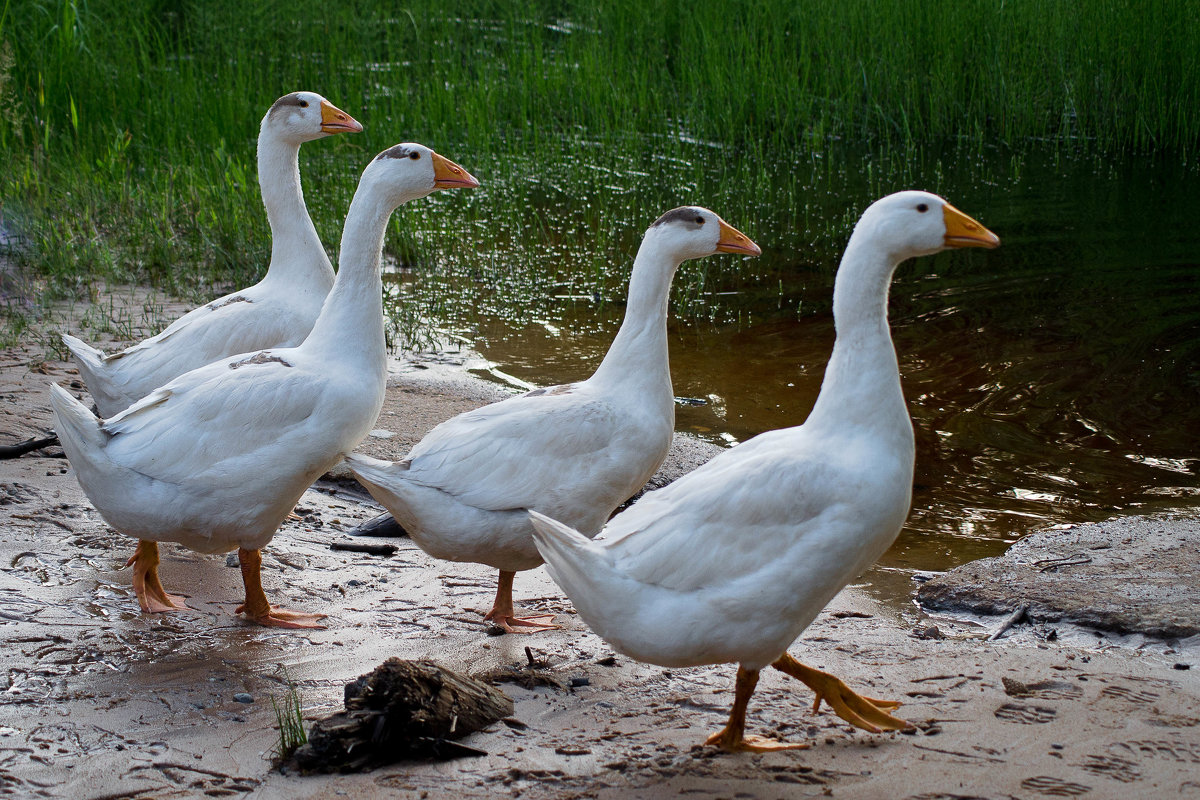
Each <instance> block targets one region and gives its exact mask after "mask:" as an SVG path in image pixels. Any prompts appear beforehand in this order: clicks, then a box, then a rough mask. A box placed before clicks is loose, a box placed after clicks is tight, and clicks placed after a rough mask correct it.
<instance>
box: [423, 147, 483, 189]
mask: <svg viewBox="0 0 1200 800" xmlns="http://www.w3.org/2000/svg"><path fill="white" fill-rule="evenodd" d="M433 185H434V186H435V187H436V188H438V189H474V188H475V187H476V186H478V185H479V181H478V180H476V179H475V176H474V175H472V174H471V173H469V172H467V171H466V170H465V169H463V168H462V167H460V166H459V165H458V164H455V163H454V162H453V161H451V160H450V159H448V158H445V157H444V156H439V155H438V154H437V153H434V154H433Z"/></svg>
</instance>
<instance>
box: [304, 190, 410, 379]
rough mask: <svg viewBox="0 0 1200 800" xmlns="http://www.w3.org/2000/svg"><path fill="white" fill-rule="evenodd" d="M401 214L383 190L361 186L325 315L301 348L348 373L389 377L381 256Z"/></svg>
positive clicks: (352, 204) (348, 218) (344, 234)
mask: <svg viewBox="0 0 1200 800" xmlns="http://www.w3.org/2000/svg"><path fill="white" fill-rule="evenodd" d="M395 208H396V205H395V203H393V202H391V201H390V200H389V198H388V197H387V196H386V192H385V191H383V190H382V189H381V188H380V187H375V188H372V187H371V186H370V185H367V186H364V185H362V184H361V183H360V184H359V187H358V191H356V192H355V193H354V199H353V200H351V201H350V210H349V211H347V212H346V224H345V226H344V227H343V228H342V246H341V251H340V256H339V259H338V262H339V269H338V273H337V279H336V280H335V281H334V282H333V289H332V290H330V292H329V296H328V297H326V298H325V305H323V306H322V307H321V315H320V316H319V317H317V322H316V324H315V325H314V326H313V329H312V332H311V333H310V334H309V335H308V338H307V339H305V340H304V344H302V345H301V347H302V348H303V349H305V350H307V351H310V352H314V353H319V354H321V355H323V356H326V357H328V358H329V359H330V360H331V362H336V363H338V364H339V365H342V366H344V367H346V368H348V369H352V370H356V371H360V370H361V371H363V372H365V373H366V374H369V375H374V376H378V378H379V380H380V381H383V380H384V379H385V377H386V374H387V345H386V343H385V341H384V336H383V282H382V280H381V278H380V256H381V255H382V251H383V236H384V233H385V231H386V229H387V223H388V219H389V218H390V217H391V215H392V211H394V210H395Z"/></svg>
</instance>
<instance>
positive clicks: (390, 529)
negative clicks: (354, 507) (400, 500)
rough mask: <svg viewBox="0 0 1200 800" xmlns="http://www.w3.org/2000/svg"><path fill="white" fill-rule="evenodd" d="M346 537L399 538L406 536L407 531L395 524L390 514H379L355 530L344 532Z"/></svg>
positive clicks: (397, 523)
mask: <svg viewBox="0 0 1200 800" xmlns="http://www.w3.org/2000/svg"><path fill="white" fill-rule="evenodd" d="M346 535H347V536H380V537H393V538H399V537H401V536H408V531H406V530H404V528H401V527H400V523H399V522H396V520H395V518H394V517H393V516H392V515H391V514H380V515H379V516H377V517H372V518H371V519H369V520H367V521H366V522H364V523H363V524H362V525H359V526H358V527H357V528H351V529H350V530H348V531H346Z"/></svg>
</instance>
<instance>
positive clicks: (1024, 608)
mask: <svg viewBox="0 0 1200 800" xmlns="http://www.w3.org/2000/svg"><path fill="white" fill-rule="evenodd" d="M1028 613H1029V604H1028V603H1022V604H1021V605H1019V606H1017V610H1016V611H1014V612H1012V613H1011V614H1009V615H1008V617H1007V618H1006V619H1005V620H1004V622H1001V623H1000V628H999V629H998V630H997V631H996V632H995V633H993V634H992V635H991V636H989V637H987V640H988V641H989V642H994V641H995V640H997V639H999V638H1000V637H1001V636H1003V635H1004V634H1005V633H1006V632H1007V631H1008V629H1009V628H1011V627H1012V626H1013V625H1016V624H1017V623H1018V622H1020V621H1021V620H1023V619H1025V615H1026V614H1028Z"/></svg>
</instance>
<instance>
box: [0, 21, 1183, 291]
mask: <svg viewBox="0 0 1200 800" xmlns="http://www.w3.org/2000/svg"><path fill="white" fill-rule="evenodd" d="M0 3H3V6H2V7H0V8H2V10H0V161H3V163H5V164H6V165H7V166H8V168H7V169H6V170H5V171H4V174H3V176H0V218H2V220H3V223H4V225H5V226H6V227H8V228H9V229H10V230H15V231H16V232H17V233H19V234H21V235H22V236H24V237H25V240H26V242H27V244H28V246H27V247H26V248H24V249H22V250H21V252H20V253H19V254H18V256H19V258H20V259H21V260H22V261H23V262H24V263H25V264H26V266H27V267H29V268H30V270H31V271H32V272H33V273H34V274H36V275H38V276H40V278H41V279H42V280H43V281H44V282H43V283H42V284H41V288H42V289H43V291H44V292H45V293H46V294H48V295H49V296H57V295H62V294H76V295H79V294H85V293H87V292H89V291H93V290H94V288H95V286H96V279H97V278H106V279H109V280H118V281H138V282H148V283H152V284H154V285H156V286H160V287H162V288H164V289H165V290H167V291H170V292H173V293H176V294H183V295H185V296H186V295H192V296H194V297H195V298H197V299H199V298H201V297H205V296H209V295H210V294H211V292H212V291H213V286H214V285H219V284H227V283H245V282H248V281H250V280H253V279H254V278H255V277H256V276H257V275H258V274H259V272H260V270H261V268H262V267H263V266H264V265H265V262H266V254H267V252H268V240H267V235H268V234H267V230H266V222H265V218H264V216H263V214H262V210H261V204H260V201H259V198H258V191H257V185H256V170H255V164H254V138H255V136H256V134H257V124H258V120H259V119H260V117H261V115H262V113H263V111H264V110H265V109H266V108H267V106H268V105H269V104H270V103H271V102H272V101H273V100H274V99H275V98H276V97H277V96H279V95H281V94H283V93H285V92H287V91H291V90H294V89H298V88H308V89H313V90H315V91H319V92H321V93H323V94H325V95H326V96H327V97H329V98H330V99H331V100H333V102H335V103H336V104H338V105H340V106H341V107H343V108H345V109H346V110H347V111H349V112H350V113H352V114H354V115H355V116H356V117H358V118H359V119H360V120H361V121H363V123H364V124H365V125H366V126H367V130H366V132H365V133H363V134H360V135H355V136H340V137H335V138H334V139H331V140H329V141H324V142H318V143H314V144H310V145H307V146H306V147H305V148H304V149H303V150H302V171H303V174H304V178H305V185H306V192H307V198H308V204H309V209H310V212H311V213H312V216H313V218H314V221H315V222H316V223H317V226H318V230H319V231H320V232H321V234H322V238H323V240H324V241H325V242H326V245H327V247H329V248H330V249H331V250H334V249H336V243H337V239H338V236H339V233H340V223H341V219H342V215H343V214H344V209H345V207H346V204H347V202H348V199H349V196H350V194H351V193H352V191H353V186H354V181H355V177H356V175H357V173H358V171H359V170H360V169H361V167H362V166H363V165H364V164H365V163H366V161H367V160H368V159H369V158H370V157H371V156H372V155H373V154H374V153H375V152H377V151H379V150H380V149H382V148H384V147H386V146H388V145H390V144H392V143H394V142H396V141H400V140H416V141H422V142H425V143H428V144H430V145H433V146H434V147H436V148H438V149H439V150H441V151H442V152H445V153H446V154H447V155H449V156H450V157H452V158H455V159H457V160H459V161H461V162H462V163H463V164H464V165H466V166H467V167H468V168H470V169H472V170H473V171H475V172H476V174H478V175H479V176H480V177H481V178H482V179H483V180H484V181H485V188H486V189H487V191H486V192H479V193H474V194H472V193H465V192H463V193H451V194H454V195H457V196H455V197H445V198H438V199H437V200H436V201H435V202H434V203H432V204H430V203H425V204H424V205H422V206H421V208H420V209H417V208H416V207H414V209H413V210H412V211H411V212H406V213H405V214H404V215H402V216H401V218H400V220H399V221H398V222H397V224H396V226H395V233H394V234H393V235H392V237H391V238H390V239H389V244H388V249H389V251H390V252H392V253H395V254H397V255H398V256H400V257H401V260H402V261H406V262H408V263H413V264H415V265H416V266H418V267H420V268H422V269H423V270H424V271H425V272H426V273H434V272H436V271H437V270H438V269H439V268H441V267H445V266H447V265H448V264H453V263H456V261H457V260H459V259H472V260H475V261H478V260H479V258H480V257H479V253H481V252H484V253H490V254H492V255H489V256H488V258H489V259H491V260H492V261H491V265H490V267H488V266H487V265H484V266H479V267H471V268H470V269H479V270H483V271H487V272H489V274H493V273H501V272H503V273H505V274H508V275H510V276H512V277H511V280H512V281H514V282H518V281H519V282H522V286H523V287H524V288H523V289H522V291H523V292H526V293H528V292H529V291H531V290H533V291H536V290H539V289H544V290H545V291H547V292H549V293H551V294H554V293H556V292H557V293H559V294H562V293H563V292H564V291H566V290H564V289H563V282H564V279H563V277H562V275H561V274H559V272H560V271H559V267H558V266H557V262H556V261H555V259H554V258H551V257H547V256H546V252H547V247H549V248H551V251H553V248H555V247H556V246H558V245H557V244H556V243H557V242H558V240H560V239H562V240H563V241H564V242H565V243H564V244H562V249H563V251H564V252H565V253H566V254H567V255H568V256H569V257H570V258H571V259H572V260H573V261H572V268H571V274H572V276H575V277H572V278H570V280H568V281H567V283H580V282H582V283H585V284H586V283H587V281H586V280H585V279H579V278H578V276H579V275H580V274H582V275H584V276H586V275H587V273H588V272H589V271H591V272H596V273H598V272H602V271H604V270H605V269H606V265H607V264H608V263H609V261H610V260H611V259H610V258H609V257H608V256H607V255H605V254H607V253H610V252H611V251H612V249H613V248H615V247H617V245H618V244H619V245H620V246H622V247H628V246H629V242H628V238H629V237H628V235H627V234H625V233H620V232H617V231H618V229H620V228H622V227H626V228H627V227H630V226H632V228H633V230H634V231H635V234H634V238H636V232H638V231H640V230H641V228H642V227H644V225H645V223H646V222H647V221H648V220H649V219H653V217H654V216H655V215H657V213H659V212H661V211H662V210H664V208H665V207H669V206H670V205H674V204H675V202H676V199H678V201H684V200H686V201H690V202H705V203H706V204H710V205H712V206H713V207H714V209H716V210H718V211H719V212H721V213H726V214H731V212H728V211H723V210H722V208H720V207H719V206H720V202H719V201H723V202H727V203H728V204H730V206H732V207H735V208H750V209H755V210H754V211H753V212H752V213H751V216H755V215H758V214H759V213H760V212H759V211H757V209H759V208H761V207H763V204H762V203H761V201H760V200H759V199H758V198H759V196H760V195H761V194H762V192H763V186H764V183H765V184H766V185H768V186H770V187H771V188H770V190H769V194H770V196H771V200H772V204H773V205H772V207H773V208H774V209H775V211H774V212H772V213H778V214H783V215H785V218H786V219H787V220H789V222H790V223H791V224H793V225H794V224H796V223H797V221H798V220H804V223H803V224H805V225H807V224H809V220H806V213H805V208H804V195H805V192H806V191H810V190H811V188H812V187H811V182H812V178H811V175H813V174H821V172H822V171H824V173H825V174H826V175H827V176H831V177H836V176H837V174H838V173H839V171H843V172H844V171H845V170H846V169H847V166H846V165H845V164H842V165H837V164H832V163H829V162H831V161H834V160H836V159H838V158H841V159H843V160H845V158H846V156H845V155H844V153H845V152H847V151H846V150H845V148H844V146H843V144H842V143H845V142H851V143H853V146H852V147H851V148H850V152H853V153H856V154H859V155H856V158H860V157H861V153H862V152H864V148H865V149H866V151H869V152H872V153H874V154H875V155H873V156H872V157H870V158H868V159H866V161H865V163H867V164H868V165H875V167H876V168H881V169H893V168H894V165H900V167H899V168H900V169H903V168H904V165H905V164H910V163H911V158H910V157H909V155H907V154H909V153H911V152H914V151H919V152H922V153H930V152H934V153H936V152H940V151H941V150H943V149H944V148H946V147H947V146H948V145H949V146H951V147H953V148H954V149H955V150H956V151H958V152H961V151H963V150H964V149H965V150H966V151H971V150H972V149H975V150H979V151H982V150H983V149H985V148H994V147H997V146H1000V147H1005V148H1009V149H1011V150H1012V151H1013V152H1017V153H1019V152H1020V150H1021V148H1022V147H1023V146H1024V145H1025V144H1026V143H1028V142H1034V141H1041V142H1044V141H1047V140H1049V141H1051V142H1055V143H1058V144H1060V145H1062V146H1063V147H1064V148H1069V149H1081V150H1084V151H1087V152H1090V153H1092V154H1109V155H1120V154H1125V153H1144V152H1147V151H1156V152H1158V153H1160V154H1162V156H1163V157H1168V158H1173V159H1178V160H1181V161H1186V160H1188V159H1190V158H1191V157H1192V154H1193V151H1194V149H1195V147H1196V145H1197V144H1198V143H1200V116H1197V115H1196V114H1195V113H1192V112H1194V109H1196V108H1200V22H1198V21H1197V19H1196V15H1194V14H1192V13H1190V11H1189V8H1188V6H1187V4H1184V3H1167V2H1160V3H1140V2H1113V1H1112V0H1104V1H1103V2H1101V1H1100V0H1083V1H1082V2H1059V1H1057V0H1055V1H1052V2H1032V1H1031V0H1020V1H1018V2H1006V3H1003V4H998V3H992V2H983V0H965V1H964V0H957V1H956V2H950V0H939V1H938V2H929V3H921V4H913V3H909V2H904V1H903V0H892V2H878V3H846V2H837V1H836V0H814V2H806V3H802V4H801V3H794V2H787V1H786V0H757V1H756V2H745V3H736V4H735V3H724V2H709V3H681V2H673V1H672V2H645V1H644V0H642V1H640V2H635V0H612V1H610V2H603V3H583V2H554V3H543V4H535V6H534V7H532V8H520V9H519V10H518V9H517V7H516V4H509V3H500V2H486V1H485V0H464V1H462V2H453V3H450V4H446V3H443V2H430V1H429V0H416V1H415V2H412V3H409V4H406V5H404V6H403V7H401V8H397V7H396V5H395V4H392V3H383V2H372V1H371V0H363V1H362V2H358V3H355V4H353V11H350V10H348V7H347V6H343V5H342V4H334V3H318V2H315V1H314V0H302V1H301V2H289V3H284V2H267V3H261V4H255V3H231V2H226V1H224V0H222V1H220V2H174V3H166V2H162V1H161V0H129V1H128V2H124V3H100V2H90V3H89V2H83V0H42V1H41V2H34V1H32V0H0ZM881 154H882V155H881ZM821 159H824V162H823V163H820V164H817V163H816V161H818V160H821ZM862 163H864V162H859V161H856V162H854V163H850V164H849V167H848V168H849V169H850V170H851V171H853V170H857V169H858V168H859V167H860V166H861V164H862ZM889 165H892V166H889ZM606 169H608V170H611V171H612V172H611V173H606V172H605V170H606ZM866 180H868V181H870V180H874V181H875V182H877V183H879V185H880V186H887V185H888V181H887V180H886V179H885V177H884V176H879V175H876V176H874V178H870V177H869V176H868V178H867V179H866ZM930 183H931V182H930V181H929V180H925V181H923V185H925V186H928V188H936V187H935V186H932V185H930ZM826 188H827V190H836V185H835V182H834V181H832V180H831V181H830V182H829V186H828V187H826ZM714 195H715V199H709V198H711V197H713V196H714ZM781 209H782V210H781ZM531 211H532V213H531ZM734 216H736V215H734ZM450 220H454V224H453V225H452V226H450V227H449V228H447V225H449V221H450ZM731 221H732V222H734V223H735V224H739V223H740V224H742V225H748V224H749V222H747V221H746V220H744V219H740V218H739V219H731ZM811 222H812V223H813V224H814V225H816V226H817V228H818V232H817V234H816V235H817V237H818V238H819V237H820V236H821V235H822V234H821V233H820V230H819V229H820V228H821V226H828V225H829V224H830V222H829V221H828V220H812V221H811ZM833 224H834V225H835V227H836V226H842V227H844V225H845V224H846V221H845V220H835V221H834V222H833ZM496 228H498V229H501V230H502V231H503V234H502V235H500V234H495V233H489V231H490V230H492V229H496ZM458 231H469V232H470V236H471V237H474V241H472V242H470V244H469V245H468V244H466V243H457V241H456V239H457V238H458V237H456V233H457V232H458ZM579 231H583V232H584V233H583V234H582V235H580V234H579ZM809 238H812V237H811V236H810V237H809ZM589 248H590V249H589ZM606 248H607V249H606ZM589 252H590V253H593V254H597V255H593V256H591V258H592V259H593V260H592V261H591V263H589V262H588V258H589V256H587V255H586V254H587V253H589ZM552 255H553V252H551V256H552ZM497 259H500V260H502V261H503V263H496V260H497ZM547 270H549V272H547ZM692 286H693V294H696V293H697V292H699V291H701V289H702V282H701V283H696V282H695V281H693V284H692ZM697 287H700V288H697ZM568 288H570V287H568ZM574 288H578V287H577V286H576V287H574ZM685 296H686V293H685ZM424 302H426V305H428V303H429V301H428V300H426V301H424ZM438 310H439V309H436V308H429V311H430V312H431V313H436V312H437V311H438ZM442 310H445V309H442Z"/></svg>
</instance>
